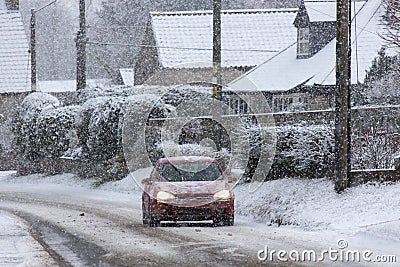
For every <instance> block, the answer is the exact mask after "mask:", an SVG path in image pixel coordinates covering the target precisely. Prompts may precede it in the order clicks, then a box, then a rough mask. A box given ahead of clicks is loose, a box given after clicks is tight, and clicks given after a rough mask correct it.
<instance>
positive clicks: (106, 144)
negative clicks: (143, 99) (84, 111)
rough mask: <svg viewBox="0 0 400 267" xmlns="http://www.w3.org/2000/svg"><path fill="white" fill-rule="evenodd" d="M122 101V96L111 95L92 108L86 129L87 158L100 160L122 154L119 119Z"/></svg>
mask: <svg viewBox="0 0 400 267" xmlns="http://www.w3.org/2000/svg"><path fill="white" fill-rule="evenodd" d="M124 101H125V99H124V98H121V97H112V98H109V99H108V100H107V101H105V102H103V103H102V104H101V105H99V106H98V107H96V108H95V109H94V111H93V113H92V115H91V116H90V121H89V125H88V129H87V130H88V132H87V133H88V135H87V140H86V146H87V148H88V154H89V158H91V159H94V160H97V161H101V160H108V159H111V158H113V157H115V156H117V155H121V154H122V142H121V138H122V137H121V131H120V130H119V126H120V123H119V121H120V118H121V117H122V105H123V104H124Z"/></svg>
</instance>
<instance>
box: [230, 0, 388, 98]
mask: <svg viewBox="0 0 400 267" xmlns="http://www.w3.org/2000/svg"><path fill="white" fill-rule="evenodd" d="M384 12H385V10H384V6H383V5H382V4H381V0H369V1H368V2H366V3H365V4H364V6H363V7H362V8H361V9H360V11H359V12H358V13H357V15H356V18H355V19H353V22H352V34H351V36H352V45H353V49H352V55H351V57H352V64H351V80H352V84H356V83H357V82H358V81H359V82H363V81H364V78H365V74H366V70H368V69H369V68H370V66H371V63H372V60H373V59H374V58H375V57H377V56H378V51H379V50H380V49H381V47H382V46H384V45H385V42H384V40H383V39H382V38H381V37H380V34H382V33H383V32H384V25H382V23H381V16H382V15H383V14H384ZM355 22H357V23H355ZM355 24H357V28H356V27H355ZM335 49H336V39H333V40H332V41H331V42H329V43H328V44H327V45H326V46H325V47H324V48H322V49H321V50H320V51H319V52H318V53H316V54H315V55H314V56H312V57H310V58H306V59H297V58H296V55H297V54H296V53H297V51H296V50H297V46H296V44H294V45H292V46H290V47H288V48H287V49H286V50H284V51H282V52H281V53H280V54H278V55H277V56H275V57H274V58H272V59H271V60H268V61H266V62H264V63H263V64H261V65H260V66H258V67H257V68H254V69H253V70H251V71H250V72H248V73H247V74H245V75H243V76H241V77H239V78H237V79H236V80H234V81H232V82H231V83H230V84H229V87H230V88H231V89H232V90H237V91H242V90H244V91H246V90H263V91H287V90H290V89H292V88H295V87H296V86H298V85H301V84H305V85H334V84H335V83H336V78H335V76H336V73H335V65H336V51H335Z"/></svg>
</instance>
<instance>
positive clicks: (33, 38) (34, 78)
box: [30, 8, 37, 92]
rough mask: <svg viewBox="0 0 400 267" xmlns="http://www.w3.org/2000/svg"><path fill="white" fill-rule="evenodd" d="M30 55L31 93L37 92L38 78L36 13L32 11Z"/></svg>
mask: <svg viewBox="0 0 400 267" xmlns="http://www.w3.org/2000/svg"><path fill="white" fill-rule="evenodd" d="M30 46H31V47H30V53H31V91H32V92H36V90H37V76H36V12H35V9H34V8H32V9H31V40H30Z"/></svg>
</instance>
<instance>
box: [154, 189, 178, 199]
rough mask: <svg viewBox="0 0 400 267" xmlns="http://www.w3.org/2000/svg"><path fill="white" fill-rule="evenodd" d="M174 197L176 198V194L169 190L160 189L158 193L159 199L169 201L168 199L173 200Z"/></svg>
mask: <svg viewBox="0 0 400 267" xmlns="http://www.w3.org/2000/svg"><path fill="white" fill-rule="evenodd" d="M172 199H175V196H174V195H173V194H171V193H169V192H166V191H160V192H158V193H157V200H160V201H167V200H172Z"/></svg>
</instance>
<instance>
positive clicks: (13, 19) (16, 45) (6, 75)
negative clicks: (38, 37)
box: [0, 1, 30, 93]
mask: <svg viewBox="0 0 400 267" xmlns="http://www.w3.org/2000/svg"><path fill="white" fill-rule="evenodd" d="M1 2H3V3H4V1H1ZM1 7H2V5H1ZM0 25H1V27H0V93H5V92H23V91H28V90H30V63H29V52H28V51H29V47H28V41H27V36H26V33H25V29H24V25H23V23H22V17H21V14H20V12H19V11H7V9H6V8H5V9H0Z"/></svg>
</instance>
